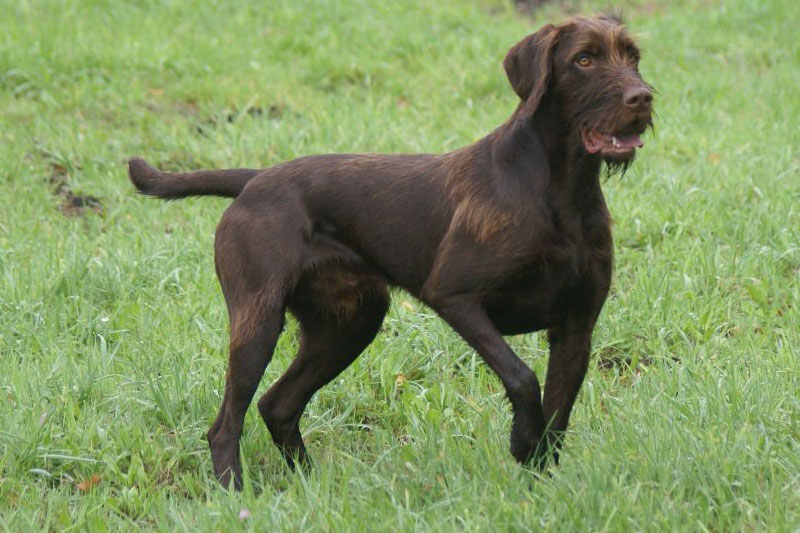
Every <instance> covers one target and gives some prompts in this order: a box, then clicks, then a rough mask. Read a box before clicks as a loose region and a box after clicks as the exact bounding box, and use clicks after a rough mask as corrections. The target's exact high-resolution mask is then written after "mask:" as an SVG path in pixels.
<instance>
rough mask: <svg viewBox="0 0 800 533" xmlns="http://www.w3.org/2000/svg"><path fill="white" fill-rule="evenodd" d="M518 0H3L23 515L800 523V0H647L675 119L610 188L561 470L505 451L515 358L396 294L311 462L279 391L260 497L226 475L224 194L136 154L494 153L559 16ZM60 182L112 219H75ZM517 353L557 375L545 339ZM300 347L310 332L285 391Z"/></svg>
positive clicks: (354, 524)
mask: <svg viewBox="0 0 800 533" xmlns="http://www.w3.org/2000/svg"><path fill="white" fill-rule="evenodd" d="M510 5H511V2H510V1H507V0H474V1H467V0H463V1H456V0H438V1H437V2H427V1H424V0H416V1H409V2H358V1H355V0H352V1H334V0H328V1H313V2H312V1H311V0H280V1H273V2H257V1H251V2H244V1H243V2H237V3H236V4H235V7H232V6H231V5H227V4H225V3H223V2H213V1H208V2H191V1H188V0H186V1H182V0H170V1H164V2H161V1H159V2H156V1H151V0H138V1H134V0H130V1H125V2H123V1H112V0H95V1H89V0H86V1H82V2H79V1H77V0H64V1H55V0H52V1H46V0H41V1H33V0H30V1H22V2H11V1H10V0H0V12H2V13H3V15H2V17H0V526H2V527H3V528H4V529H6V530H9V531H30V530H60V529H66V528H74V529H81V530H82V529H90V530H96V531H103V530H108V531H116V530H119V529H138V528H141V529H151V528H152V529H160V530H167V531H174V530H185V531H197V530H201V531H205V530H216V531H228V530H236V529H245V530H259V531H262V530H263V531H265V530H276V529H277V530H287V531H298V530H327V531H348V530H352V531H409V530H445V531H447V530H454V531H473V530H485V531H516V530H540V529H545V530H564V531H574V530H614V531H628V530H648V531H653V530H681V531H686V530H697V531H706V530H709V531H737V530H746V531H752V530H757V531H798V530H800V444H799V443H800V353H798V351H799V350H798V346H800V328H799V327H798V324H800V305H799V304H798V302H800V207H799V206H800V159H799V158H798V146H800V128H798V123H799V122H800V96H798V87H800V40H798V39H797V22H798V20H800V7H798V5H799V4H797V2H796V0H771V1H762V0H731V1H726V2H722V1H708V2H700V1H697V2H691V1H688V0H686V1H676V2H672V1H670V2H667V1H666V0H657V1H655V2H645V1H643V0H642V1H635V0H634V1H628V2H627V3H625V5H626V6H627V18H628V19H629V22H630V25H631V27H632V29H633V30H634V31H635V32H637V33H639V34H641V41H642V45H643V48H644V58H643V61H642V70H643V73H644V75H645V77H646V78H647V79H648V81H650V82H652V83H653V84H654V85H655V86H656V87H657V88H658V90H659V95H658V98H657V101H656V105H657V111H658V121H657V128H656V133H655V135H648V138H647V139H645V141H646V143H647V146H646V147H645V149H644V150H643V152H642V153H641V154H640V156H639V160H638V161H637V162H636V164H635V165H634V167H633V168H632V169H631V171H629V172H628V174H627V175H626V176H625V178H624V179H622V180H620V179H617V178H613V179H611V180H609V181H608V182H607V183H605V186H604V187H605V191H606V193H607V197H608V200H609V204H610V208H611V211H612V213H613V215H614V219H615V228H614V229H615V241H616V272H615V276H614V287H613V291H612V295H611V297H610V299H609V300H608V302H607V304H606V307H605V309H604V311H603V314H602V315H601V318H600V321H599V324H598V327H597V329H596V331H595V336H594V339H595V355H594V358H593V362H596V363H599V364H593V365H592V368H591V370H590V371H589V374H588V377H587V380H586V383H585V385H584V388H583V390H582V392H581V395H580V397H579V400H578V403H577V405H576V409H575V414H574V416H573V419H572V426H571V430H570V432H569V435H568V440H567V444H566V448H565V450H564V453H563V454H562V459H563V460H562V464H561V465H560V466H559V467H558V468H557V469H555V470H553V472H552V477H548V478H539V477H537V476H536V475H535V474H533V473H531V472H529V471H527V470H525V469H522V468H520V467H518V466H517V465H516V464H515V463H514V461H513V460H512V458H511V456H510V455H509V454H508V452H507V448H508V431H509V424H510V412H509V409H508V406H507V405H506V402H505V400H504V397H503V394H502V390H501V387H500V385H499V382H498V380H497V379H496V378H495V377H494V376H493V375H492V374H491V373H490V371H489V370H488V369H487V368H486V367H485V366H484V365H483V364H481V363H480V362H479V360H478V358H477V356H476V355H475V354H474V353H473V352H472V351H471V350H470V349H468V347H466V345H465V344H464V343H463V342H461V341H460V340H459V339H458V337H457V336H456V335H455V334H454V333H452V332H451V331H450V330H449V329H448V328H447V327H446V326H445V325H444V324H443V323H442V322H441V321H440V320H439V319H438V318H436V317H435V316H434V315H433V314H432V313H431V312H430V311H429V310H428V309H426V308H424V307H422V306H421V305H420V304H418V303H417V302H415V301H414V300H413V299H411V298H410V297H408V296H407V295H405V294H402V293H398V294H396V295H395V303H394V305H393V307H392V310H391V311H390V314H389V316H388V318H387V320H386V322H385V326H384V333H383V334H382V335H380V336H379V338H378V339H377V340H376V341H375V342H374V343H373V344H372V346H371V347H370V348H369V349H368V350H367V352H366V353H365V354H364V355H363V356H362V357H361V358H360V359H359V360H358V361H357V362H356V363H355V364H354V365H353V366H352V367H351V368H350V369H349V370H348V371H347V372H345V373H344V374H343V375H342V376H341V377H340V378H338V379H337V380H335V383H333V384H331V385H330V386H329V387H327V388H325V389H323V390H322V391H321V392H320V393H319V394H318V395H317V396H316V397H315V399H314V400H313V401H312V403H311V404H310V405H309V408H308V410H307V414H306V416H305V417H304V419H303V422H302V425H301V427H302V428H303V432H304V435H305V437H306V439H307V443H308V447H309V450H310V453H311V454H312V455H313V458H314V459H315V463H316V468H315V469H314V470H313V472H312V473H310V474H309V475H308V476H303V475H300V474H292V473H289V472H287V470H286V469H285V468H284V467H283V465H282V461H281V459H280V457H279V454H278V452H277V451H276V450H275V449H274V447H273V446H272V443H271V440H270V438H269V435H268V432H267V431H266V429H265V428H264V427H263V425H262V424H261V422H260V419H259V418H258V416H257V414H256V413H255V410H251V412H250V413H249V414H248V417H247V420H246V427H245V435H244V438H243V440H242V443H243V446H242V452H243V459H244V461H245V462H246V470H247V476H248V478H247V483H246V489H245V491H244V493H242V494H235V493H229V492H227V491H225V490H223V489H221V488H219V487H218V486H217V485H216V483H215V481H214V480H213V476H212V473H211V463H210V457H209V454H208V451H207V446H206V443H205V439H204V434H205V431H206V429H207V428H208V426H209V425H210V423H211V421H212V420H213V418H214V416H215V414H216V410H217V408H218V406H219V403H220V396H221V388H222V379H223V374H224V371H225V361H226V347H227V316H226V313H225V308H224V303H223V300H222V296H221V293H220V290H219V287H218V285H217V282H216V279H215V276H214V267H213V258H212V241H213V232H214V228H215V224H216V221H217V220H218V219H219V216H220V214H221V212H222V210H223V209H224V207H225V206H226V205H227V202H226V201H224V200H218V199H198V200H187V201H183V202H180V203H171V204H164V203H160V202H157V201H151V200H147V199H145V198H142V197H141V196H138V195H136V194H134V192H133V190H132V187H131V186H130V185H129V183H128V182H127V179H126V175H125V167H124V161H125V160H126V158H127V157H129V156H131V155H142V156H145V157H147V158H148V159H149V160H151V161H153V162H155V163H157V164H158V165H160V166H162V167H164V168H174V169H178V168H180V169H193V168H200V167H222V166H226V167H229V166H239V165H263V166H266V165H270V164H273V163H276V162H279V161H282V160H285V159H289V158H292V157H295V156H299V155H305V154H314V153H325V152H341V151H348V152H350V151H371V152H417V151H426V152H430V151H437V152H438V151H445V150H449V149H452V148H456V147H458V146H461V145H464V144H467V143H469V142H471V141H473V140H474V139H476V138H478V137H480V136H482V135H483V134H485V133H486V132H488V131H490V130H491V129H493V128H494V127H495V126H496V125H498V124H499V123H500V122H502V121H503V120H505V118H506V117H507V116H508V115H509V114H510V113H511V111H512V109H513V107H514V105H515V97H514V95H513V92H512V91H511V90H510V88H509V87H508V85H507V82H506V80H505V78H504V75H503V72H502V68H501V60H502V58H503V56H504V54H505V52H506V50H507V49H508V48H509V47H510V46H511V45H512V44H513V43H514V42H516V41H517V40H518V39H519V38H521V37H522V36H523V35H525V34H526V33H528V32H530V31H532V29H533V28H535V27H537V26H539V25H540V24H541V23H543V22H544V21H554V20H558V19H561V18H563V16H564V15H563V13H561V12H559V10H558V9H557V8H556V7H552V6H551V7H548V8H546V9H545V10H544V11H541V12H539V14H538V15H537V18H536V20H533V21H532V20H530V19H526V18H524V17H520V16H519V15H518V14H517V13H515V12H514V10H513V9H511V8H510ZM571 5H573V7H574V3H573V4H571ZM584 7H585V11H589V12H591V11H593V10H594V9H596V8H599V7H602V4H598V3H594V4H588V5H587V6H584ZM59 181H61V182H63V185H64V186H67V187H69V188H71V190H72V191H74V193H75V194H90V195H92V196H95V197H97V198H99V199H100V201H101V202H102V204H103V206H104V207H103V213H102V214H98V213H95V212H94V211H92V210H89V211H88V212H86V213H84V214H83V215H81V216H66V215H65V214H64V213H62V211H61V209H60V205H61V203H62V202H63V201H64V199H63V198H62V197H60V196H59V195H58V194H54V190H55V189H56V187H57V183H55V182H59ZM62 189H63V187H62ZM511 342H512V344H513V346H514V347H515V348H516V349H517V351H518V353H519V354H520V355H521V356H522V357H523V358H524V359H525V360H526V361H527V362H529V363H530V364H531V365H532V366H533V367H534V368H535V369H536V370H537V372H538V373H539V375H540V376H542V375H543V372H542V370H543V368H544V364H545V362H546V353H547V352H546V349H547V346H546V342H545V340H544V338H543V337H542V336H538V335H532V336H524V337H517V338H513V339H511ZM295 349H296V338H295V330H294V326H293V325H292V324H291V323H290V325H289V327H288V329H287V333H286V334H285V335H284V336H283V337H282V339H281V342H280V344H279V347H278V350H277V352H276V356H275V358H274V360H273V362H272V364H271V365H270V367H269V369H268V371H267V375H266V377H265V379H264V381H263V383H262V387H261V389H260V391H259V394H260V393H261V392H263V391H264V390H265V389H266V388H267V387H268V385H269V383H271V382H272V381H273V380H274V379H276V377H277V376H278V375H279V374H280V373H281V371H282V370H283V369H284V368H285V367H286V365H287V364H288V362H289V361H290V360H291V357H292V356H293V354H294V351H295ZM398 376H402V378H403V379H398ZM242 509H247V510H249V512H250V515H251V516H250V517H249V518H246V519H243V520H241V519H240V518H239V513H240V511H241V510H242Z"/></svg>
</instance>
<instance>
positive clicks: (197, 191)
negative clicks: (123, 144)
mask: <svg viewBox="0 0 800 533" xmlns="http://www.w3.org/2000/svg"><path fill="white" fill-rule="evenodd" d="M260 172H261V170H258V169H254V168H233V169H228V170H199V171H196V172H187V173H185V174H181V173H172V172H161V171H159V170H156V169H154V168H153V167H151V166H150V165H148V164H147V162H145V160H144V159H141V158H139V157H134V158H132V159H131V160H129V161H128V174H129V175H130V178H131V181H132V182H133V184H134V185H135V186H136V188H137V189H138V190H139V192H141V193H142V194H146V195H148V196H155V197H157V198H164V199H168V200H174V199H177V198H185V197H187V196H224V197H227V198H236V197H237V196H239V193H241V192H242V189H244V186H245V185H247V182H249V181H250V180H251V179H253V178H254V177H256V176H257V175H258V174H259V173H260Z"/></svg>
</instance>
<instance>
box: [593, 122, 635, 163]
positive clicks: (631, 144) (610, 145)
mask: <svg viewBox="0 0 800 533" xmlns="http://www.w3.org/2000/svg"><path fill="white" fill-rule="evenodd" d="M581 137H582V139H583V146H584V148H586V151H587V152H589V153H590V154H597V153H599V154H600V155H601V156H602V157H603V158H604V159H614V160H618V161H627V160H630V159H632V158H633V156H634V154H635V153H636V149H637V148H641V147H642V146H644V143H643V142H642V138H641V137H640V134H639V133H604V132H601V131H598V130H596V129H588V128H587V129H584V130H582V131H581Z"/></svg>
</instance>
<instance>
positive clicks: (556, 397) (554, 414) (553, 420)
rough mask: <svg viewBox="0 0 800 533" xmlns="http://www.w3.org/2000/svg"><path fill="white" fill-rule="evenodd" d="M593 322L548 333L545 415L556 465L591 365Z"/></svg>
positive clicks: (576, 324) (556, 329)
mask: <svg viewBox="0 0 800 533" xmlns="http://www.w3.org/2000/svg"><path fill="white" fill-rule="evenodd" d="M593 323H594V321H586V323H579V322H578V321H573V323H572V324H567V325H560V326H556V327H552V328H550V329H549V330H548V332H547V333H548V338H549V341H550V360H549V361H548V363H547V380H546V381H545V389H544V416H545V421H546V422H547V424H548V427H547V440H548V442H549V443H550V447H551V449H552V451H553V458H554V460H555V461H556V462H558V449H559V448H561V443H562V441H563V438H564V432H565V431H566V429H567V423H568V422H569V416H570V412H571V411H572V406H573V404H574V403H575V398H576V397H577V396H578V391H579V390H580V388H581V385H582V384H583V378H584V377H585V376H586V370H587V368H588V366H589V352H590V350H591V339H592V326H593Z"/></svg>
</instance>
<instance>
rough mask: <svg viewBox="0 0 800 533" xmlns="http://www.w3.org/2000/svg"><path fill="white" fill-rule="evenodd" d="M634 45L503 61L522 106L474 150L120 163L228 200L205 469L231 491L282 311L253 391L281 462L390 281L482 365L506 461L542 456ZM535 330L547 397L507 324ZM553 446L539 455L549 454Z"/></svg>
mask: <svg viewBox="0 0 800 533" xmlns="http://www.w3.org/2000/svg"><path fill="white" fill-rule="evenodd" d="M638 62H639V52H638V50H637V48H636V45H635V44H634V42H633V40H632V39H631V38H630V37H629V36H628V35H627V34H626V32H625V30H624V28H623V26H622V23H621V22H620V20H618V19H617V18H614V17H600V18H583V17H581V18H575V19H573V20H570V21H568V22H566V23H565V24H562V25H560V26H552V25H548V26H545V27H544V28H542V29H541V30H539V31H538V32H537V33H535V34H533V35H530V36H528V37H526V38H525V39H523V40H522V41H521V42H519V43H518V44H517V45H515V46H514V47H513V48H512V49H511V50H510V51H509V52H508V55H507V56H506V58H505V61H504V66H505V69H506V73H507V75H508V79H509V81H510V82H511V85H512V87H513V88H514V90H515V91H516V93H517V94H518V95H519V97H520V98H521V102H520V104H519V106H518V107H517V109H516V111H515V112H514V114H513V115H512V116H511V118H510V119H509V120H508V121H507V122H506V123H505V124H503V125H502V126H500V127H499V128H497V129H496V130H495V131H493V132H492V133H490V134H489V135H488V136H486V137H485V138H483V139H481V140H480V141H478V142H476V143H475V144H473V145H470V146H467V147H465V148H462V149H460V150H456V151H454V152H451V153H447V154H443V155H323V156H314V157H304V158H300V159H297V160H295V161H291V162H288V163H283V164H280V165H276V166H274V167H271V168H268V169H266V170H250V169H238V170H219V171H200V172H191V173H187V174H168V173H162V172H159V171H157V170H155V169H153V168H151V167H149V166H148V165H147V164H146V163H145V162H144V161H142V160H141V159H131V161H130V176H131V180H132V181H133V183H134V184H135V185H136V187H137V188H138V189H139V190H140V191H141V192H143V193H145V194H148V195H152V196H157V197H160V198H181V197H184V196H192V195H217V196H228V197H233V198H236V200H235V201H234V202H233V203H232V204H231V206H230V207H229V208H228V209H227V210H226V211H225V214H224V215H223V217H222V220H221V222H220V224H219V227H218V228H217V234H216V242H215V252H216V266H217V275H218V276H219V280H220V283H221V285H222V290H223V292H224V294H225V300H226V302H227V305H228V312H229V314H230V327H231V343H230V360H229V363H228V364H229V366H228V373H227V377H226V382H225V397H224V400H223V402H222V407H221V409H220V412H219V415H218V416H217V419H216V421H215V422H214V424H213V426H212V427H211V429H210V430H209V432H208V442H209V444H210V446H211V456H212V459H213V462H214V471H215V473H216V475H217V476H218V478H219V480H220V481H221V482H222V483H223V484H226V485H227V484H228V483H229V482H230V480H231V477H233V480H234V482H235V484H236V486H237V487H239V486H240V485H241V463H240V460H239V439H240V437H241V434H242V423H243V420H244V415H245V411H246V410H247V408H248V406H249V405H250V402H251V400H252V398H253V394H254V393H255V391H256V388H257V386H258V383H259V381H260V379H261V376H262V375H263V373H264V369H265V368H266V366H267V364H268V363H269V361H270V359H271V357H272V352H273V350H274V348H275V343H276V341H277V339H278V335H280V333H281V329H282V326H283V321H284V315H285V312H286V310H287V309H288V310H289V311H291V312H292V314H294V316H295V317H297V320H298V321H299V324H300V329H301V338H300V351H299V353H298V355H297V357H296V358H295V359H294V361H293V362H292V364H291V366H290V367H289V369H288V370H287V371H286V373H285V374H284V375H283V376H282V377H281V378H280V379H279V380H278V381H277V382H276V383H275V384H274V385H273V386H272V388H271V389H270V390H269V391H268V392H267V393H266V394H265V395H264V396H263V397H262V398H261V400H259V402H258V408H259V411H260V413H261V416H262V418H263V419H264V422H265V423H266V425H267V428H269V431H270V433H271V434H272V438H273V440H274V442H275V444H276V445H277V446H278V447H279V448H280V450H281V451H282V452H283V455H284V456H285V458H286V460H287V461H288V462H289V464H290V465H292V466H293V465H294V461H295V460H298V461H300V462H301V463H304V462H306V461H307V456H306V450H305V447H304V445H303V440H302V438H301V436H300V428H299V424H298V423H299V420H300V416H301V415H302V413H303V410H304V409H305V406H306V404H307V403H308V401H309V400H310V399H311V397H312V396H313V395H314V393H315V392H316V391H317V390H319V389H320V387H322V386H323V385H325V384H326V383H328V382H329V381H331V380H332V379H333V378H334V377H336V376H337V375H338V374H339V373H340V372H342V371H343V370H344V369H345V368H347V366H348V365H349V364H350V363H352V362H353V360H355V358H356V357H358V355H359V354H360V353H361V352H362V350H364V348H365V347H366V346H367V345H368V344H369V343H370V342H371V341H372V339H373V338H374V336H375V335H376V333H377V332H378V329H379V328H380V325H381V323H382V321H383V317H384V315H385V313H386V310H387V309H388V307H389V295H388V292H387V286H388V285H393V286H399V287H402V288H404V289H405V290H407V291H409V292H410V293H411V294H413V295H415V296H416V297H418V298H419V299H420V300H422V301H423V302H425V303H426V304H428V305H429V306H430V307H432V308H433V309H434V310H436V311H437V312H438V313H439V315H441V317H442V318H443V319H444V320H445V321H447V323H448V324H450V325H451V326H452V327H453V329H455V330H456V331H457V332H458V333H459V334H460V335H461V336H462V337H463V338H464V339H465V340H466V341H467V342H468V343H469V344H470V345H471V346H472V347H473V348H474V349H475V350H476V351H477V352H478V353H479V354H480V356H481V357H482V358H483V360H484V361H486V363H487V364H488V365H489V366H490V367H491V368H492V369H493V370H494V371H495V372H496V373H497V375H498V376H499V377H500V379H501V380H502V382H503V385H504V386H505V389H506V392H507V394H508V398H509V400H510V401H511V406H512V408H513V413H514V416H513V426H512V430H511V453H512V455H513V456H514V457H515V458H516V459H517V460H518V461H520V462H522V463H525V462H528V461H530V460H531V459H535V462H536V464H537V465H538V466H542V465H543V464H544V463H545V459H546V457H547V455H548V453H553V454H554V455H555V457H556V459H557V448H558V447H559V445H560V442H561V435H562V434H563V432H564V430H565V429H566V427H567V421H568V419H569V415H570V411H571V410H572V405H573V403H574V401H575V397H576V395H577V393H578V390H579V389H580V386H581V383H582V381H583V378H584V374H585V373H586V369H587V364H588V360H589V351H590V343H591V336H592V329H593V328H594V324H595V321H596V319H597V316H598V314H599V312H600V309H601V308H602V306H603V302H604V301H605V299H606V295H607V293H608V289H609V283H610V279H611V262H612V241H611V230H610V219H609V213H608V210H607V208H606V203H605V200H604V198H603V193H602V191H601V188H600V180H599V176H600V171H601V164H602V162H603V161H605V162H606V164H607V165H610V168H611V169H612V170H614V169H618V168H624V167H627V165H628V164H630V162H631V161H632V160H633V157H634V151H635V148H638V147H641V146H642V142H641V140H640V138H639V135H640V134H641V133H643V132H644V131H645V130H646V129H647V128H648V127H649V126H650V125H651V101H652V93H651V89H650V88H649V86H648V85H647V84H646V83H645V82H644V81H642V78H641V76H640V75H639V71H638ZM542 329H547V333H548V338H549V341H550V361H549V364H548V368H547V387H546V389H545V391H544V397H543V398H542V394H541V392H540V388H539V382H538V381H537V379H536V375H535V374H534V373H533V372H532V371H531V370H530V369H529V368H528V367H527V366H526V365H525V363H523V362H522V361H521V360H520V359H519V358H518V357H517V356H516V355H515V354H514V352H513V351H512V350H511V348H509V346H508V344H506V342H505V341H504V340H503V335H511V334H517V333H524V332H531V331H537V330H542ZM548 450H550V452H548Z"/></svg>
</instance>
